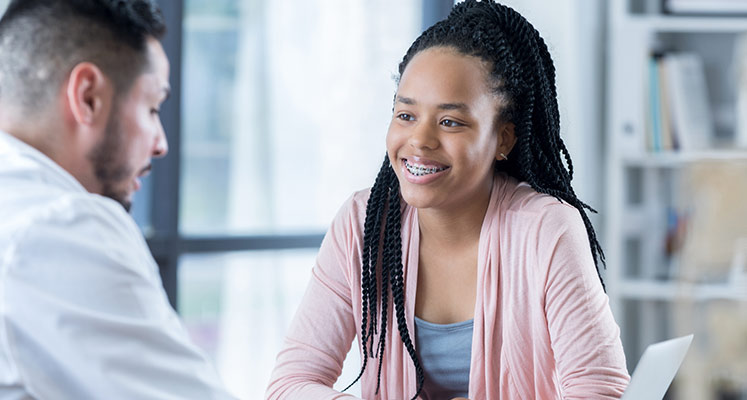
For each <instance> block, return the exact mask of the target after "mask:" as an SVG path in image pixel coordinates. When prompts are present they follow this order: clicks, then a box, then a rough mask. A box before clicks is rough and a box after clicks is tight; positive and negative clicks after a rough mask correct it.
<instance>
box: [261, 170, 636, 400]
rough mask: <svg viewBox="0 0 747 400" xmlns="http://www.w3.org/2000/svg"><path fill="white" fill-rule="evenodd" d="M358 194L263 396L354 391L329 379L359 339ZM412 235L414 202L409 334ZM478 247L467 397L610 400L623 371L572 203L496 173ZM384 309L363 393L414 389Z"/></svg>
mask: <svg viewBox="0 0 747 400" xmlns="http://www.w3.org/2000/svg"><path fill="white" fill-rule="evenodd" d="M368 195H369V191H361V192H358V193H355V194H354V195H353V196H352V198H350V199H349V200H348V201H347V202H346V203H345V205H344V206H343V207H342V209H341V210H340V212H339V213H338V215H337V217H336V218H335V220H334V221H333V223H332V226H331V228H330V230H329V232H328V233H327V235H326V237H325V239H324V242H323V243H322V247H321V250H320V251H319V256H318V258H317V262H316V265H315V266H314V268H313V271H312V279H311V282H310V283H309V286H308V288H307V291H306V294H305V296H304V299H303V302H302V304H301V306H300V307H299V309H298V311H297V313H296V315H295V317H294V319H293V322H292V323H291V326H290V328H289V331H288V335H287V337H286V340H285V346H284V348H283V350H282V351H281V352H280V353H279V354H278V357H277V363H276V366H275V369H274V370H273V373H272V378H271V380H270V384H269V387H268V388H267V393H266V398H268V399H339V398H353V397H352V396H350V395H346V394H341V393H339V392H337V391H334V390H333V389H331V387H332V385H333V384H334V383H335V381H336V380H337V377H338V376H339V375H340V372H341V370H342V364H343V360H344V358H345V355H346V354H347V352H348V350H349V348H350V345H351V343H352V341H353V337H354V336H356V335H357V337H358V338H359V339H360V337H361V332H360V323H361V287H360V286H361V285H360V279H361V278H360V271H361V255H360V251H361V244H362V243H361V242H362V240H363V220H364V217H365V213H366V201H367V199H368ZM419 235H420V233H419V229H418V214H417V210H416V209H414V208H412V207H409V206H406V207H405V209H404V212H403V214H402V251H403V260H402V261H403V264H404V271H405V272H404V273H405V287H406V294H405V308H406V318H407V322H408V326H409V330H410V335H411V337H413V338H414V336H413V335H414V332H415V329H414V326H413V317H414V310H415V293H416V290H417V288H416V283H417V275H418V249H419V245H418V244H419ZM478 251H479V254H478V276H477V288H478V290H477V299H476V302H475V316H474V333H473V340H472V356H471V357H472V358H471V367H470V380H469V398H470V399H498V398H501V399H617V398H620V396H621V395H622V393H623V391H624V390H625V387H626V386H627V384H628V381H629V380H630V377H629V375H628V372H627V369H626V367H625V355H624V354H623V348H622V344H621V342H620V330H619V328H618V326H617V324H616V323H615V320H614V318H613V317H612V313H611V311H610V308H609V305H608V299H607V296H606V295H605V294H604V292H603V291H602V287H601V285H600V283H599V279H598V278H597V275H596V272H595V270H594V262H593V261H592V257H591V252H590V251H589V241H588V239H587V235H586V230H585V228H584V224H583V222H582V220H581V216H580V214H579V213H578V211H577V210H576V209H575V208H573V207H572V206H569V205H567V204H564V203H561V202H559V201H557V200H556V199H555V198H553V197H550V196H546V195H541V194H538V193H537V192H536V191H534V190H533V189H532V188H531V187H530V186H529V185H527V184H526V183H518V182H517V181H516V180H514V179H513V178H510V177H507V176H506V175H504V174H496V178H495V181H494V184H493V189H492V192H491V197H490V205H489V206H488V210H487V213H486V215H485V219H484V221H483V225H482V231H481V232H480V244H479V250H478ZM390 304H391V303H390ZM393 314H394V313H393V312H389V314H388V315H389V316H390V319H389V321H388V324H389V325H388V327H387V335H388V336H387V339H386V340H387V345H386V351H385V354H384V361H383V368H382V372H381V389H380V390H379V393H378V394H375V393H374V391H375V389H376V373H377V367H378V360H374V359H370V360H369V363H368V366H367V367H366V372H365V373H364V375H363V377H362V385H361V386H362V395H363V398H365V399H410V398H412V396H413V394H415V390H416V375H415V368H414V366H413V364H412V360H410V357H409V356H408V355H407V352H406V351H405V347H404V345H402V342H401V339H400V337H399V332H398V331H397V329H396V322H395V319H394V316H393ZM376 340H377V341H378V338H376Z"/></svg>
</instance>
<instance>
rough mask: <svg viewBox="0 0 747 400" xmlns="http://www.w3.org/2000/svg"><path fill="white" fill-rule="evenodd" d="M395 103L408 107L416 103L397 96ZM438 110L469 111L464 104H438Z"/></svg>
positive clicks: (407, 98)
mask: <svg viewBox="0 0 747 400" xmlns="http://www.w3.org/2000/svg"><path fill="white" fill-rule="evenodd" d="M397 102H398V103H402V104H407V105H410V106H414V105H416V104H417V102H416V101H415V100H413V99H411V98H409V97H401V96H397ZM438 108H439V109H440V110H463V111H469V107H467V105H466V104H464V103H443V104H439V105H438Z"/></svg>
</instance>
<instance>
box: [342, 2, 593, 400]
mask: <svg viewBox="0 0 747 400" xmlns="http://www.w3.org/2000/svg"><path fill="white" fill-rule="evenodd" d="M432 47H451V48H454V49H456V50H457V51H458V52H459V53H461V54H464V55H468V56H476V57H479V58H481V59H482V60H484V61H487V62H489V63H490V65H492V71H491V73H490V84H492V85H493V88H492V89H493V90H494V93H495V94H496V95H498V96H501V98H502V99H503V100H504V101H503V103H504V104H505V107H503V109H502V114H501V116H500V118H501V119H502V120H503V121H510V122H513V123H514V126H515V134H516V145H515V147H514V149H515V150H514V151H512V152H511V153H512V157H511V158H510V159H509V160H505V161H503V162H500V163H496V164H495V170H496V171H504V172H506V173H507V174H509V175H511V176H513V177H514V178H516V179H518V180H520V181H525V182H527V183H529V184H530V185H531V186H532V188H534V190H536V191H537V192H539V193H544V194H548V195H551V196H554V197H555V198H557V199H558V200H560V201H565V202H566V203H568V204H570V205H573V206H574V207H576V208H577V209H578V211H579V212H580V213H581V217H582V219H583V221H584V225H585V226H586V232H587V234H588V237H589V243H590V245H591V254H592V257H593V259H594V263H595V266H596V270H597V275H598V276H599V280H600V283H601V284H602V287H604V282H603V281H602V277H601V274H600V273H599V265H600V264H604V253H603V251H602V248H601V246H600V245H599V241H598V240H597V236H596V233H595V232H594V228H593V226H592V225H591V221H590V220H589V217H588V216H587V214H586V210H589V211H591V212H596V211H595V210H594V209H592V208H591V207H589V206H588V205H587V204H585V203H583V202H582V201H581V200H579V199H578V197H576V194H575V192H574V191H573V188H572V187H571V179H572V177H573V164H572V163H571V157H570V154H569V153H568V149H567V148H566V146H565V144H564V143H563V140H562V139H561V138H560V116H559V113H558V101H557V91H556V88H555V67H554V66H553V62H552V59H551V57H550V53H549V52H548V50H547V45H546V44H545V42H544V40H543V39H542V37H540V35H539V32H537V30H536V29H535V28H534V27H533V26H532V25H531V24H530V23H529V22H528V21H527V20H526V19H525V18H524V17H522V16H521V15H520V14H519V13H518V12H516V11H514V10H513V9H512V8H510V7H507V6H504V5H501V4H498V3H495V2H494V1H493V0H483V1H477V0H465V1H464V2H461V3H459V4H457V5H455V6H454V8H453V9H452V11H451V13H450V14H449V16H448V17H447V18H446V19H444V20H442V21H440V22H438V23H436V24H435V25H433V26H431V27H430V28H428V29H427V30H426V31H425V32H423V33H422V34H421V35H420V37H418V38H417V39H416V40H415V42H414V43H413V44H412V46H410V48H409V50H407V54H405V56H404V58H403V59H402V62H401V63H400V64H399V75H400V76H402V73H403V72H404V70H405V68H407V65H408V63H409V62H410V61H411V60H412V59H413V57H414V56H415V55H416V54H418V53H419V52H421V51H423V50H425V49H428V48H432ZM566 165H567V167H566ZM402 203H403V202H402V200H401V197H400V192H399V182H398V180H397V176H396V175H395V172H394V170H393V169H392V166H391V164H390V162H389V158H388V157H385V159H384V164H383V165H382V166H381V170H380V171H379V174H378V176H377V177H376V181H375V182H374V185H373V187H372V188H371V195H370V198H369V199H368V204H367V206H366V218H365V222H364V234H363V249H362V271H361V288H362V312H363V315H362V321H361V334H362V340H361V346H362V348H363V352H364V355H363V365H362V367H361V371H360V374H359V375H358V377H357V378H356V380H355V381H354V382H353V383H355V382H357V381H358V380H359V379H360V378H361V377H362V376H363V372H364V371H365V369H366V366H367V364H368V359H369V358H377V357H378V359H379V360H378V361H379V362H378V375H377V383H376V392H377V393H378V391H379V388H380V385H381V368H382V362H383V355H384V349H385V347H386V329H387V324H386V321H387V318H389V316H388V315H387V313H388V312H389V309H390V306H389V301H390V297H391V301H392V303H394V313H395V316H396V319H397V329H398V330H399V335H400V338H401V339H402V344H403V345H404V346H405V349H406V350H407V353H408V354H409V356H410V358H411V359H412V362H413V363H414V365H415V371H416V374H417V391H416V392H415V395H414V396H413V399H415V398H417V396H418V394H420V392H421V390H422V388H423V382H424V380H425V378H424V373H423V368H422V366H421V364H420V361H419V359H418V355H417V352H416V351H415V347H414V346H413V341H412V338H411V336H410V332H409V330H408V328H407V322H406V320H405V308H404V303H405V297H404V296H405V294H404V275H403V265H402V240H401V212H402V207H403V204H402ZM379 257H380V258H381V259H379ZM376 335H378V337H379V340H378V342H376V340H375V339H374V337H375V336H376ZM351 386H352V384H351ZM349 387H350V386H349Z"/></svg>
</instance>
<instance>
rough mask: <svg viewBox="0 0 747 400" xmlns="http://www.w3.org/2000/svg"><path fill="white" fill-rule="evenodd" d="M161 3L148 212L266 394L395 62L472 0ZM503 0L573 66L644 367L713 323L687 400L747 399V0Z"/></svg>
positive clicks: (588, 163) (183, 305) (613, 292)
mask: <svg viewBox="0 0 747 400" xmlns="http://www.w3.org/2000/svg"><path fill="white" fill-rule="evenodd" d="M7 2H8V0H0V10H2V9H4V7H5V6H6V5H7ZM159 3H160V4H161V6H162V8H163V11H164V14H165V17H166V19H167V24H168V27H169V33H168V35H167V37H166V38H165V39H164V47H165V48H166V50H167V53H168V55H169V58H170V60H171V66H172V73H171V81H172V82H171V85H172V88H173V92H172V96H171V99H170V100H169V101H167V102H166V103H165V104H164V107H163V108H162V118H163V122H164V126H165V128H166V131H167V135H168V139H169V142H170V153H169V156H168V157H166V158H165V159H163V160H159V161H157V162H156V163H155V166H154V171H153V174H152V175H151V176H150V177H149V178H148V179H147V181H146V182H145V184H144V188H143V190H141V192H139V194H138V198H137V199H136V202H135V207H134V209H133V215H134V217H135V219H136V220H137V222H138V224H139V225H140V227H141V228H142V230H143V232H144V234H145V236H146V238H147V239H148V243H149V245H150V247H151V250H152V252H153V255H154V257H155V258H156V260H157V261H158V263H159V266H160V267H161V275H162V278H163V283H164V287H165V288H166V291H167V293H168V295H169V299H170V300H171V302H172V304H173V305H174V306H175V307H176V309H177V311H178V312H179V313H180V315H181V316H182V318H183V320H184V324H185V325H186V327H187V329H188V330H189V332H190V334H191V336H192V338H193V339H194V340H195V342H196V343H197V344H198V345H199V346H200V347H202V348H203V349H205V351H206V352H207V353H208V354H209V355H210V356H211V357H212V358H213V359H214V360H215V363H216V365H217V367H218V369H219V371H220V373H221V375H222V376H223V379H224V381H225V383H226V384H227V386H228V387H229V389H230V391H232V392H233V393H234V394H235V395H237V396H239V397H240V398H247V399H249V398H251V399H254V398H261V397H262V396H263V393H264V389H265V386H266V384H267V382H268V380H269V375H270V371H271V369H272V367H273V365H274V359H275V355H276V354H277V351H278V350H279V348H280V346H281V345H282V340H283V336H284V332H285V329H286V327H287V325H288V323H289V321H290V319H291V318H292V316H293V313H294V311H295V309H296V307H297V306H298V303H299V301H300V299H301V297H302V295H303V293H304V290H305V287H306V284H307V281H308V279H309V277H310V271H311V268H312V266H313V264H314V259H315V257H316V252H317V249H318V246H319V244H320V243H321V240H322V237H323V235H324V232H325V231H326V229H327V227H328V226H329V223H330V222H331V220H332V218H333V217H334V215H335V213H336V211H337V209H338V208H339V207H340V205H341V204H342V203H343V202H344V201H345V200H346V199H347V198H348V197H349V196H350V195H351V194H352V193H353V192H354V191H356V190H360V189H363V188H366V187H368V186H370V185H371V184H372V183H373V179H374V177H375V174H376V172H377V171H378V168H379V166H380V164H381V162H382V160H383V157H384V154H385V147H384V138H385V135H386V130H387V126H388V121H389V119H390V113H391V107H392V96H393V94H394V90H395V77H396V73H397V65H398V63H399V61H400V60H401V58H402V56H403V55H404V53H405V51H406V50H407V48H408V47H409V45H410V43H411V42H412V41H413V40H414V39H415V38H416V37H417V36H418V35H419V34H420V32H421V31H422V30H423V29H424V28H425V27H428V26H430V25H431V24H433V23H434V22H436V21H437V20H439V19H441V18H443V17H444V16H445V15H446V14H447V13H448V11H449V9H450V7H451V6H452V5H453V0H448V1H444V0H304V1H300V0H273V1H267V0H184V1H177V0H160V1H159ZM504 3H506V4H508V5H511V6H512V7H514V8H516V9H517V11H519V12H520V13H522V14H523V15H524V16H525V17H526V18H527V19H528V20H529V21H530V22H531V23H532V24H533V25H534V26H535V27H536V28H537V29H538V30H539V31H540V33H541V34H542V36H543V37H544V39H545V40H546V42H547V43H548V46H549V48H550V52H551V54H552V55H553V59H554V60H555V65H556V69H557V83H558V93H559V101H560V112H561V126H562V135H563V137H564V140H565V142H566V144H567V146H568V148H569V150H570V152H571V155H572V157H573V160H574V171H575V175H574V182H573V183H574V187H575V189H576V192H577V194H578V195H579V197H580V198H581V199H582V200H583V201H585V202H586V203H588V204H590V205H592V206H593V207H594V208H596V209H597V210H599V211H600V213H599V214H598V215H595V216H594V217H593V222H594V224H595V226H596V228H597V231H598V232H599V233H600V235H601V237H602V239H603V246H604V248H605V250H606V254H607V269H606V271H605V278H606V282H607V288H608V294H609V296H610V301H611V305H612V308H613V312H614V313H615V317H616V319H617V322H618V324H619V325H620V327H621V331H622V338H623V344H624V346H625V350H626V355H627V358H628V367H629V369H630V371H631V372H632V371H633V369H634V367H635V365H636V363H637V361H638V359H639V357H640V355H641V354H642V352H643V350H644V349H645V347H646V346H647V345H648V344H651V343H653V342H656V341H660V340H664V339H668V338H671V337H674V336H678V335H682V334H687V333H695V335H696V336H695V341H694V344H693V347H692V348H691V350H690V353H689V354H688V356H687V358H686V360H685V363H684V365H683V367H682V369H681V370H680V373H679V375H678V378H677V379H676V381H675V384H674V385H673V386H672V388H671V389H670V391H669V393H668V394H667V398H669V399H699V400H700V399H747V273H745V271H746V270H747V269H745V266H744V264H745V260H747V202H745V199H746V198H747V151H746V150H745V148H746V147H747V39H745V35H744V33H745V32H747V0H610V1H605V0H563V1H555V2H547V1H542V0H510V1H505V2H504ZM356 348H357V346H356V345H354V346H353V349H356ZM359 365H360V358H359V356H358V354H357V350H354V351H351V353H350V356H349V357H348V360H347V361H346V366H345V368H344V370H343V375H342V376H341V377H340V379H339V381H338V384H337V387H338V388H343V387H345V386H347V384H349V383H350V382H352V381H353V379H354V378H355V376H356V375H357V372H358V369H359ZM351 393H353V394H356V393H359V388H358V387H354V388H353V389H352V390H351Z"/></svg>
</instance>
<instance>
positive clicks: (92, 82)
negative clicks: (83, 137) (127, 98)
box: [65, 62, 114, 129]
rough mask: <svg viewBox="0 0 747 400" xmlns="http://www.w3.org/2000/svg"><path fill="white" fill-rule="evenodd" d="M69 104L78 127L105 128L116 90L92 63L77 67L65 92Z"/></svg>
mask: <svg viewBox="0 0 747 400" xmlns="http://www.w3.org/2000/svg"><path fill="white" fill-rule="evenodd" d="M65 94H66V98H67V104H68V105H69V111H70V114H71V116H72V118H73V120H74V121H75V122H76V123H77V125H78V126H84V127H88V128H94V129H95V128H97V127H105V126H106V123H107V121H108V119H109V111H110V109H111V106H112V102H113V98H114V96H113V95H114V88H113V85H112V83H111V81H110V80H109V78H107V77H106V75H104V73H103V72H102V71H101V69H100V68H99V67H97V66H96V65H95V64H93V63H90V62H82V63H80V64H78V65H76V66H75V67H74V68H73V70H72V71H71V72H70V75H69V76H68V81H67V87H66V90H65Z"/></svg>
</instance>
